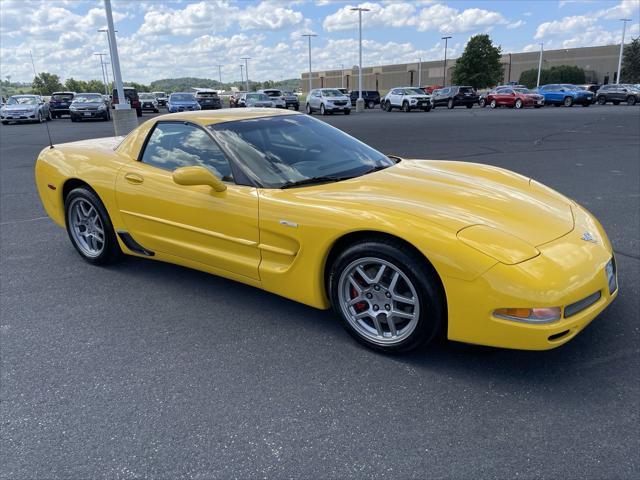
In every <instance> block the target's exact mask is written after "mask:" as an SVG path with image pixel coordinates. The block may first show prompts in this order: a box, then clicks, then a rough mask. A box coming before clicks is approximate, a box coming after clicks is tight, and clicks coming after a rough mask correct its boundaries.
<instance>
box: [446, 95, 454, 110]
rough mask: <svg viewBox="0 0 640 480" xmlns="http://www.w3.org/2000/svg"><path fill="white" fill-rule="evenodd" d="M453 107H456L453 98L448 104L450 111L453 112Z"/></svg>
mask: <svg viewBox="0 0 640 480" xmlns="http://www.w3.org/2000/svg"><path fill="white" fill-rule="evenodd" d="M453 107H455V105H454V104H453V98H450V99H449V101H448V102H447V108H448V109H449V110H453Z"/></svg>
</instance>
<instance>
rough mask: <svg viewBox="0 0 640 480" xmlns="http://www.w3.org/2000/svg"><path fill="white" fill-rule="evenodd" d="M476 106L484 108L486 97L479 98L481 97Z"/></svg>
mask: <svg viewBox="0 0 640 480" xmlns="http://www.w3.org/2000/svg"><path fill="white" fill-rule="evenodd" d="M478 106H480V108H484V107H486V106H487V99H486V98H481V99H480V100H479V101H478Z"/></svg>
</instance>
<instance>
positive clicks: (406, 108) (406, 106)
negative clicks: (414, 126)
mask: <svg viewBox="0 0 640 480" xmlns="http://www.w3.org/2000/svg"><path fill="white" fill-rule="evenodd" d="M402 111H403V112H405V113H406V112H410V111H411V107H410V106H409V102H402Z"/></svg>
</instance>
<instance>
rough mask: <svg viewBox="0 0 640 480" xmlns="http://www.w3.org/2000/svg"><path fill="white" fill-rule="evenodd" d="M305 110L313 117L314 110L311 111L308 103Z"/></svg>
mask: <svg viewBox="0 0 640 480" xmlns="http://www.w3.org/2000/svg"><path fill="white" fill-rule="evenodd" d="M305 110H306V111H307V115H313V110H311V105H309V104H308V103H307V106H306V107H305Z"/></svg>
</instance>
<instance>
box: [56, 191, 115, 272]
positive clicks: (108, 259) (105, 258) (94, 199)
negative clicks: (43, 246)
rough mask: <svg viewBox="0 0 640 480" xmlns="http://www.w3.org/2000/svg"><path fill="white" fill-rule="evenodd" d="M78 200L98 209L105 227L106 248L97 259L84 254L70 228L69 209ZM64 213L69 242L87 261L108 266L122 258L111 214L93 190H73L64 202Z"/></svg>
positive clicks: (104, 247)
mask: <svg viewBox="0 0 640 480" xmlns="http://www.w3.org/2000/svg"><path fill="white" fill-rule="evenodd" d="M78 198H82V199H83V200H84V201H86V202H88V203H90V204H91V206H93V208H95V209H96V211H97V212H98V215H99V217H100V221H101V222H102V225H103V227H104V238H105V242H104V246H103V248H102V252H101V253H100V254H99V255H98V256H95V257H90V256H87V255H86V254H85V253H83V251H82V250H81V248H80V246H79V245H78V244H77V243H76V240H75V239H74V237H73V235H72V233H71V229H70V226H69V213H70V212H69V207H70V206H71V204H72V202H73V201H74V200H75V199H78ZM64 212H65V215H64V218H65V225H66V228H67V234H68V235H69V240H71V244H72V245H73V247H74V248H75V249H76V251H77V252H78V253H79V254H80V256H81V257H82V258H83V259H84V260H85V261H87V262H89V263H91V264H93V265H107V264H109V263H114V262H116V261H118V260H120V259H121V258H122V250H120V245H118V240H117V238H116V233H115V231H114V229H113V224H112V223H111V219H110V218H109V214H108V213H107V210H106V208H105V207H104V205H103V204H102V201H101V200H100V199H99V198H98V196H97V195H96V194H95V193H94V192H93V191H92V190H89V189H88V188H87V187H78V188H75V189H73V190H71V192H69V194H68V195H67V197H66V198H65V200H64Z"/></svg>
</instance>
